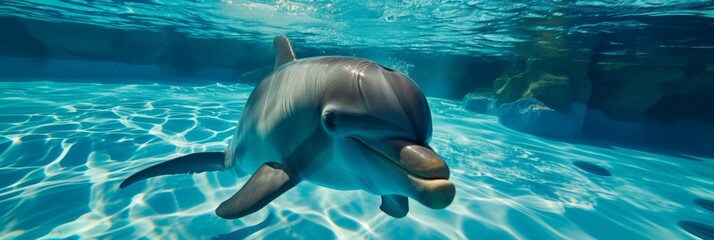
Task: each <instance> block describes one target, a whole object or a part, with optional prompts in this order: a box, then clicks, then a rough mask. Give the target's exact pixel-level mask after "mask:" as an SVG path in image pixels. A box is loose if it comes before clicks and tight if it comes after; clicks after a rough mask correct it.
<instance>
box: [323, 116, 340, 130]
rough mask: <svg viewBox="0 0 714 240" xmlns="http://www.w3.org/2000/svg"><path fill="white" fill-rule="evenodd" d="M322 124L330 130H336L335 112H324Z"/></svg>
mask: <svg viewBox="0 0 714 240" xmlns="http://www.w3.org/2000/svg"><path fill="white" fill-rule="evenodd" d="M322 125H323V126H325V129H327V130H328V131H332V130H335V127H337V126H336V125H335V114H334V113H332V112H325V113H324V114H322Z"/></svg>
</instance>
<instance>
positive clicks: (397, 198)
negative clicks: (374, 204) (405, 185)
mask: <svg viewBox="0 0 714 240" xmlns="http://www.w3.org/2000/svg"><path fill="white" fill-rule="evenodd" d="M379 209H381V210H382V212H384V213H386V214H387V215H389V216H392V217H395V218H403V217H404V216H406V215H407V213H408V212H409V200H407V197H405V196H402V195H395V194H392V195H382V205H381V206H379Z"/></svg>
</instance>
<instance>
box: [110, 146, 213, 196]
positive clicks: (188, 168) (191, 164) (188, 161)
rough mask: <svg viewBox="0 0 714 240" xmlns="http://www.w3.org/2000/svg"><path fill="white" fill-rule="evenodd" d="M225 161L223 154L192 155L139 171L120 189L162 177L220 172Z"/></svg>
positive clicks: (202, 153)
mask: <svg viewBox="0 0 714 240" xmlns="http://www.w3.org/2000/svg"><path fill="white" fill-rule="evenodd" d="M224 161H225V155H224V153H223V152H201V153H192V154H189V155H186V156H182V157H177V158H174V159H171V160H169V161H166V162H162V163H159V164H156V165H154V166H151V167H148V168H146V169H144V170H141V171H138V172H136V173H134V174H132V175H131V176H129V177H128V178H127V179H125V180H124V181H123V182H121V184H120V185H119V188H125V187H127V186H129V185H131V184H132V183H135V182H138V181H141V180H144V179H147V178H150V177H156V176H161V175H170V174H181V173H200V172H207V171H220V170H223V169H224V168H223V163H224Z"/></svg>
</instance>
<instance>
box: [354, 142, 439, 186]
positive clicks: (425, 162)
mask: <svg viewBox="0 0 714 240" xmlns="http://www.w3.org/2000/svg"><path fill="white" fill-rule="evenodd" d="M350 138H352V139H354V140H355V141H357V142H359V143H360V144H361V145H363V146H364V147H366V148H368V149H371V150H372V151H375V152H376V153H378V154H379V155H381V156H382V157H383V158H385V159H386V160H388V161H389V162H391V163H393V164H394V165H396V166H397V167H398V168H399V169H402V170H404V171H405V172H406V173H408V174H409V175H412V176H414V177H417V178H421V179H425V180H435V179H449V167H448V166H447V165H446V162H444V160H442V159H441V158H440V157H439V156H438V155H436V153H434V151H433V150H431V149H430V148H429V147H425V146H421V145H417V144H396V145H395V146H390V147H389V149H380V148H377V147H373V146H372V145H370V144H369V143H367V142H365V141H363V140H362V139H359V138H356V137H350ZM401 142H402V143H406V142H404V141H401Z"/></svg>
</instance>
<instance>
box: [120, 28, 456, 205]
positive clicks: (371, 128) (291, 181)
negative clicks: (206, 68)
mask: <svg viewBox="0 0 714 240" xmlns="http://www.w3.org/2000/svg"><path fill="white" fill-rule="evenodd" d="M274 45H275V52H276V57H275V66H274V69H273V71H272V72H271V73H270V74H269V75H268V76H267V77H265V79H263V80H262V81H261V82H260V83H259V84H258V85H257V86H256V87H255V89H254V90H253V92H252V93H251V95H250V97H249V98H248V102H247V104H246V107H245V110H244V111H243V114H242V115H241V118H240V122H239V124H238V126H237V128H236V131H235V134H234V135H233V138H232V139H231V142H230V146H229V147H228V148H227V149H226V150H225V152H205V153H193V154H189V155H186V156H183V157H179V158H176V159H173V160H169V161H166V162H163V163H160V164H157V165H154V166H151V167H149V168H146V169H144V170H141V171H139V172H137V173H135V174H133V175H131V176H130V177H129V178H127V179H126V180H124V181H123V182H122V183H121V185H120V188H125V187H127V186H129V185H131V184H132V183H135V182H137V181H140V180H143V179H146V178H150V177H155V176H160V175H168V174H179V173H198V172H205V171H219V170H225V171H228V172H230V173H232V174H234V175H235V176H237V177H242V176H246V175H247V174H248V173H253V175H252V176H251V177H250V179H249V180H248V182H247V183H245V185H243V187H242V188H241V189H240V190H238V192H237V193H236V194H235V195H233V196H232V197H231V198H229V199H228V200H226V201H225V202H223V203H221V204H220V206H218V208H217V209H216V214H217V215H218V216H220V217H222V218H227V219H232V218H240V217H243V216H246V215H248V214H251V213H254V212H256V211H258V210H260V209H261V208H263V207H265V206H266V205H268V203H270V202H271V201H272V200H273V199H275V198H277V197H279V196H280V195H281V194H283V193H284V192H286V191H288V190H290V189H291V188H292V187H294V186H295V185H297V184H298V183H300V182H301V181H309V182H311V183H314V184H317V185H321V186H324V187H328V188H332V189H338V190H364V191H367V192H369V193H372V194H376V195H380V196H381V197H382V205H381V206H380V209H381V210H382V211H384V212H385V213H387V214H388V215H390V216H393V217H396V218H401V217H404V216H406V214H407V213H408V212H409V205H408V200H407V198H411V199H413V200H416V201H417V202H419V203H421V204H423V205H424V206H427V207H429V208H433V209H441V208H445V207H447V206H448V205H449V204H451V202H452V201H453V200H454V195H455V191H456V189H455V187H454V185H453V184H452V183H451V182H449V181H448V179H449V168H448V166H447V165H446V163H445V162H444V160H442V159H441V158H440V157H439V156H438V155H437V154H436V153H435V152H434V151H433V150H432V149H431V147H429V145H428V142H429V140H430V138H431V131H432V129H431V126H432V123H431V112H430V110H429V106H428V105H427V101H426V98H425V97H424V94H422V92H421V91H420V90H419V88H418V87H417V86H416V84H415V83H414V82H413V81H412V80H411V79H410V78H409V77H407V76H406V75H404V74H403V73H401V72H398V71H395V70H392V69H389V68H385V67H382V66H380V65H379V64H377V63H374V62H371V61H368V60H363V59H358V58H351V57H314V58H305V59H300V60H296V58H295V53H294V52H293V49H292V46H291V44H290V41H289V40H288V38H287V37H285V36H283V35H281V36H278V37H276V38H275V41H274Z"/></svg>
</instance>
